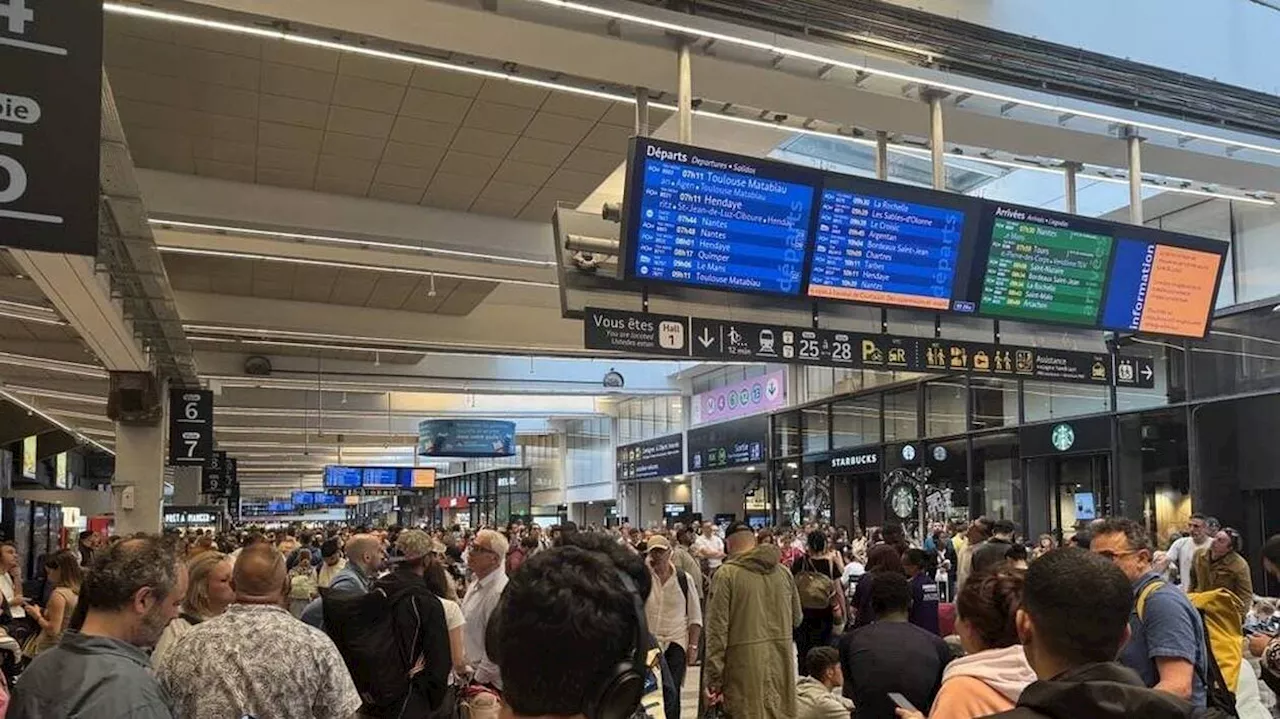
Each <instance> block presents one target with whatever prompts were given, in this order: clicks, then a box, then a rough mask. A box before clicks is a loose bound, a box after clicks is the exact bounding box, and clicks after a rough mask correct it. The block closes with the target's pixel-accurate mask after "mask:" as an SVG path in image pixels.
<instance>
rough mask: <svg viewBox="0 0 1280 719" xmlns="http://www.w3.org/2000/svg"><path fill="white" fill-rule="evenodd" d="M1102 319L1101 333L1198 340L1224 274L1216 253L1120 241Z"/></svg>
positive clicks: (1135, 240)
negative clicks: (1106, 331)
mask: <svg viewBox="0 0 1280 719" xmlns="http://www.w3.org/2000/svg"><path fill="white" fill-rule="evenodd" d="M1116 242H1117V244H1116V258H1115V263H1114V265H1113V267H1112V270H1111V282H1110V284H1109V287H1108V290H1107V306H1106V311H1105V312H1104V314H1103V316H1102V325H1103V327H1104V328H1105V329H1110V330H1117V331H1121V332H1123V331H1131V332H1150V333H1152V334H1162V335H1173V336H1177V337H1201V336H1203V335H1204V333H1205V330H1206V329H1207V327H1206V325H1207V323H1208V320H1209V314H1210V312H1211V311H1212V309H1213V301H1214V290H1215V288H1216V287H1217V283H1218V275H1219V274H1220V272H1221V270H1222V261H1223V256H1222V255H1221V254H1220V253H1216V252H1212V251H1208V250H1202V249H1193V248H1190V247H1177V246H1173V245H1167V244H1157V243H1155V242H1148V241H1145V240H1137V239H1130V238H1127V237H1121V238H1120V239H1118V240H1117V241H1116Z"/></svg>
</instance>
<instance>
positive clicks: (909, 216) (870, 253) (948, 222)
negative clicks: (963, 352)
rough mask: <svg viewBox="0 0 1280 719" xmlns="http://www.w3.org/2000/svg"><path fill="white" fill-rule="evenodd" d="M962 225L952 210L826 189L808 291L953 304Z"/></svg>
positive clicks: (854, 298)
mask: <svg viewBox="0 0 1280 719" xmlns="http://www.w3.org/2000/svg"><path fill="white" fill-rule="evenodd" d="M964 226H965V213H964V212H962V211H960V210H957V209H952V208H947V207H941V206H937V205H930V204H923V203H919V202H908V201H905V200H899V199H892V198H888V197H884V196H877V195H873V194H869V193H864V192H851V191H843V190H840V189H833V188H831V187H826V188H824V189H823V192H822V205H821V208H820V210H819V213H818V230H817V232H816V233H815V234H814V246H813V262H812V265H811V269H810V272H809V296H810V297H823V298H829V299H838V300H848V301H851V302H867V303H871V304H881V305H894V306H900V307H920V308H923V309H931V310H947V309H950V308H951V296H952V284H953V281H954V280H955V275H956V266H957V264H958V261H959V256H960V244H961V237H962V236H963V233H964Z"/></svg>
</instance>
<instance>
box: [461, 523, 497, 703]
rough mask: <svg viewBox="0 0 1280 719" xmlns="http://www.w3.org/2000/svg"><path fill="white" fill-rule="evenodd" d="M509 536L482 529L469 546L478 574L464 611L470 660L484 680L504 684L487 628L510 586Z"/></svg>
mask: <svg viewBox="0 0 1280 719" xmlns="http://www.w3.org/2000/svg"><path fill="white" fill-rule="evenodd" d="M507 549H508V544H507V538H506V537H504V536H502V535H501V534H499V533H498V532H495V531H493V530H492V529H482V530H480V532H479V533H478V534H476V538H475V539H474V540H472V542H471V547H470V549H468V550H467V568H468V569H470V570H471V575H472V576H473V577H474V579H473V580H472V582H471V584H470V585H468V586H467V594H466V596H464V597H463V598H462V615H463V616H464V617H465V618H466V620H467V626H466V630H465V631H464V632H463V639H464V640H465V641H464V644H465V645H466V649H467V663H468V664H470V665H471V666H472V668H474V669H475V680H476V681H477V682H480V683H481V684H489V685H491V686H494V687H497V688H498V689H501V688H502V676H501V675H500V674H499V672H498V665H497V664H495V663H494V662H493V660H492V659H490V658H489V653H488V652H487V651H486V649H485V641H484V639H485V630H486V629H487V628H488V626H489V617H490V616H491V615H492V614H493V610H494V608H495V607H497V606H498V598H499V597H501V596H502V590H504V589H506V588H507V572H506V569H505V562H506V559H507Z"/></svg>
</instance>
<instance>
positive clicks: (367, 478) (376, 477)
mask: <svg viewBox="0 0 1280 719" xmlns="http://www.w3.org/2000/svg"><path fill="white" fill-rule="evenodd" d="M362 471H363V481H362V482H361V486H362V487H396V486H399V484H400V472H399V469H397V468H396V467H365V468H364V469H363V470H362Z"/></svg>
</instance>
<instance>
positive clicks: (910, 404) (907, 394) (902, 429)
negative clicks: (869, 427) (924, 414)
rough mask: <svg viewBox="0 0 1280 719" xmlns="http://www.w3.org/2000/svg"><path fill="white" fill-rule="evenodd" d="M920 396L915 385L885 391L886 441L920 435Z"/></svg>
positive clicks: (913, 437) (914, 437) (912, 437)
mask: <svg viewBox="0 0 1280 719" xmlns="http://www.w3.org/2000/svg"><path fill="white" fill-rule="evenodd" d="M918 397H919V393H918V392H917V391H916V388H915V387H909V388H907V389H900V390H894V391H893V392H886V393H885V395H884V438H885V441H886V442H894V441H899V440H905V439H916V438H917V437H919V436H920V423H919V415H920V408H919V405H918V401H917V400H918Z"/></svg>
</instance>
